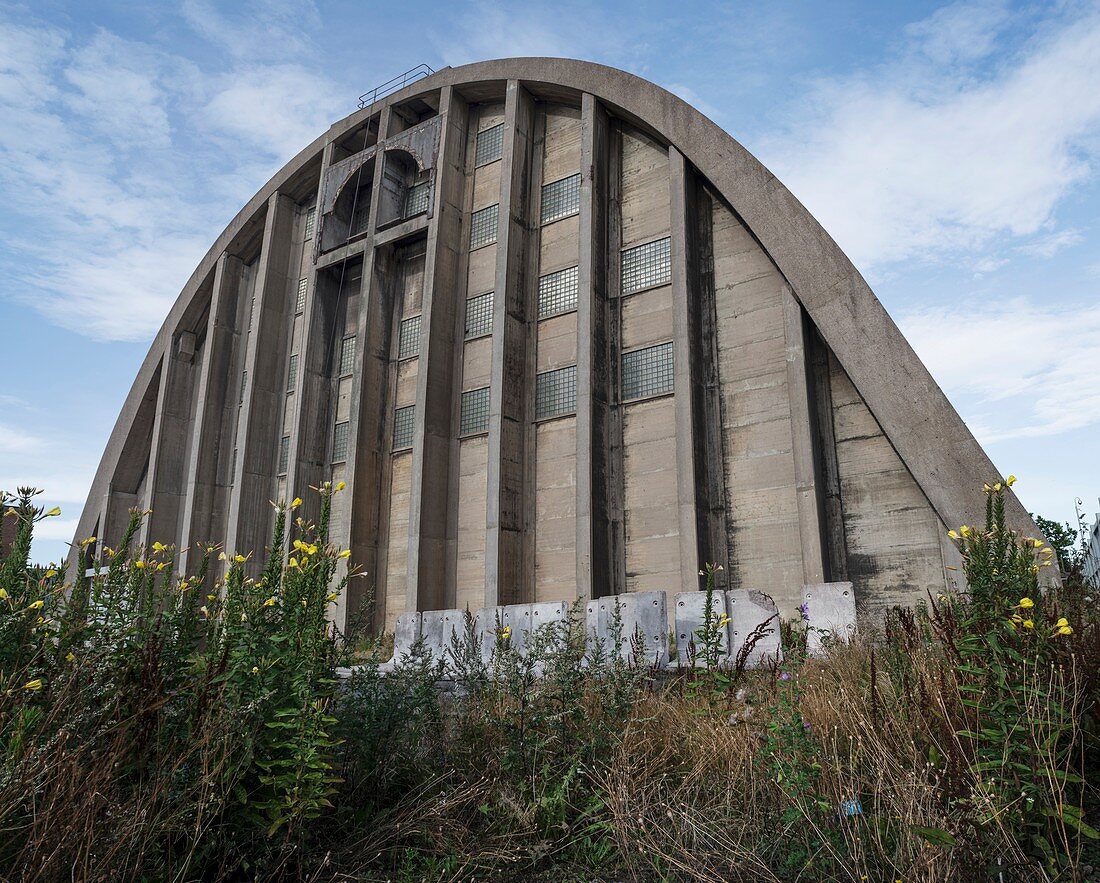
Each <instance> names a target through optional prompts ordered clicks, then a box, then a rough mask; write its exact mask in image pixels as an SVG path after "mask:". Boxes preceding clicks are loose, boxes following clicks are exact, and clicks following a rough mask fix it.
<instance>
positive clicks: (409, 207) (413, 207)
mask: <svg viewBox="0 0 1100 883" xmlns="http://www.w3.org/2000/svg"><path fill="white" fill-rule="evenodd" d="M431 195H432V182H431V181H421V182H420V183H419V184H413V185H412V187H410V188H409V189H408V192H407V193H406V194H405V217H406V218H411V217H412V216H413V215H420V214H423V213H424V212H426V211H427V210H428V199H429V198H430V197H431Z"/></svg>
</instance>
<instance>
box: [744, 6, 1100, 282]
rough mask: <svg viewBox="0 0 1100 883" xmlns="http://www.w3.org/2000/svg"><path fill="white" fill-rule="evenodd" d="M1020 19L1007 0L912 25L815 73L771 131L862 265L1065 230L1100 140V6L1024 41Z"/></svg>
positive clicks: (770, 153)
mask: <svg viewBox="0 0 1100 883" xmlns="http://www.w3.org/2000/svg"><path fill="white" fill-rule="evenodd" d="M1071 8H1073V7H1071ZM1021 14H1022V13H1021ZM1011 23H1012V15H1011V14H1010V13H1009V12H1008V11H1007V10H1006V9H1005V7H1004V6H1003V5H1002V4H990V3H963V4H956V5H954V6H950V7H947V8H945V9H942V10H940V11H938V12H936V13H935V14H934V15H933V16H931V17H930V18H928V19H927V20H925V21H923V22H920V23H918V24H916V25H913V26H911V27H910V28H909V29H908V32H907V35H906V38H905V40H904V41H903V43H902V45H901V46H900V47H899V48H898V51H897V60H895V61H892V62H890V63H887V64H885V65H883V66H880V67H879V68H877V69H871V70H862V71H860V72H858V73H856V74H853V75H851V76H848V77H844V78H839V79H837V78H833V79H826V80H822V81H819V82H817V83H816V85H815V87H814V88H813V90H812V92H811V94H810V95H809V97H808V100H807V101H805V102H803V103H800V104H799V106H798V109H797V113H796V114H795V115H794V117H793V119H792V122H791V124H790V127H789V128H788V129H787V130H786V131H785V132H783V133H782V135H781V136H777V137H775V138H772V139H770V140H769V141H767V142H765V143H764V145H763V149H762V150H761V151H760V152H761V153H762V154H763V158H764V159H765V160H766V161H767V162H768V163H769V165H771V166H772V168H773V169H774V170H775V171H776V173H777V174H778V175H779V177H780V178H781V179H782V180H783V181H784V182H785V183H786V184H787V185H788V186H789V187H790V188H791V190H792V191H793V192H794V193H795V195H796V196H798V197H799V199H801V200H802V201H803V202H804V203H805V204H806V206H807V207H808V208H809V209H810V211H811V212H812V213H814V215H815V216H816V217H817V218H818V219H819V220H820V221H821V222H822V224H823V225H824V226H825V227H826V229H828V230H829V231H830V233H832V234H833V236H834V237H835V238H836V239H837V241H838V242H839V243H840V245H841V246H842V247H843V248H844V249H845V250H846V251H847V252H848V254H849V255H850V256H851V257H852V258H853V259H854V260H855V262H856V263H857V264H858V265H860V266H861V267H871V268H875V267H878V266H879V265H882V264H884V263H888V262H892V261H900V260H903V259H907V258H928V257H937V256H943V255H953V256H959V255H963V254H966V253H968V252H974V251H980V250H981V249H983V248H984V247H987V246H988V245H989V244H990V243H991V242H993V241H994V240H998V239H1002V238H1007V239H1008V240H1010V241H1012V242H1014V243H1017V244H1020V243H1026V242H1028V241H1029V240H1031V239H1032V238H1034V237H1049V236H1050V235H1051V233H1052V232H1053V233H1055V234H1057V233H1058V232H1060V231H1058V230H1057V223H1056V218H1055V211H1056V208H1057V206H1058V204H1059V202H1060V201H1061V200H1062V199H1063V198H1064V197H1065V196H1066V195H1067V194H1068V193H1069V192H1070V190H1071V189H1072V188H1073V187H1074V185H1076V184H1078V183H1079V182H1081V181H1082V180H1083V179H1085V178H1086V176H1088V175H1089V174H1090V172H1091V170H1092V167H1093V165H1094V164H1095V161H1096V156H1097V153H1098V149H1100V141H1098V140H1097V134H1098V133H1100V89H1098V88H1097V83H1100V12H1098V11H1097V9H1096V7H1095V6H1089V7H1087V8H1086V11H1085V12H1083V13H1079V14H1077V15H1076V16H1070V15H1069V14H1068V13H1066V17H1064V18H1057V19H1055V20H1052V21H1050V22H1046V23H1044V24H1043V26H1042V27H1038V28H1036V29H1035V32H1036V35H1035V36H1033V37H1032V38H1031V39H1029V40H1027V41H1024V42H1023V43H1020V44H1019V45H1017V44H1016V43H1012V42H1011V39H1010V32H1011V29H1010V28H1009V25H1010V24H1011ZM1017 42H1018V41H1017ZM979 59H980V60H981V61H982V64H981V65H980V69H979V66H977V65H975V64H974V63H975V62H977V61H978V60H979ZM1048 241H1050V242H1052V243H1053V242H1054V240H1048ZM1038 247H1040V248H1041V246H1038Z"/></svg>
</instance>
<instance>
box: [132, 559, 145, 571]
mask: <svg viewBox="0 0 1100 883" xmlns="http://www.w3.org/2000/svg"><path fill="white" fill-rule="evenodd" d="M134 567H136V568H137V569H138V570H145V562H144V561H142V560H141V559H140V558H138V560H137V561H135V562H134Z"/></svg>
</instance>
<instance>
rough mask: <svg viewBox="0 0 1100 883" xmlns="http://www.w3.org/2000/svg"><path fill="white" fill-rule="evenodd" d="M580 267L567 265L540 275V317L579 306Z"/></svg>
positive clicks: (565, 311) (566, 311)
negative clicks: (578, 279)
mask: <svg viewBox="0 0 1100 883" xmlns="http://www.w3.org/2000/svg"><path fill="white" fill-rule="evenodd" d="M578 271H579V268H578V267H566V268H565V269H564V270H558V271H557V272H556V273H547V274H546V275H545V276H540V277H539V318H540V319H544V318H546V317H547V316H556V315H557V314H558V313H568V312H569V311H570V310H575V309H576V308H577V273H578Z"/></svg>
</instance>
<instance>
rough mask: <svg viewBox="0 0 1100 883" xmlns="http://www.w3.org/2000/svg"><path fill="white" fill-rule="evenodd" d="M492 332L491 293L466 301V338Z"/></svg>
mask: <svg viewBox="0 0 1100 883" xmlns="http://www.w3.org/2000/svg"><path fill="white" fill-rule="evenodd" d="M492 330H493V292H491V291H490V292H489V293H488V294H479V295H478V296H477V297H471V298H470V299H469V300H467V301H466V337H480V336H481V335H482V334H489V333H490V332H491V331H492Z"/></svg>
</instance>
